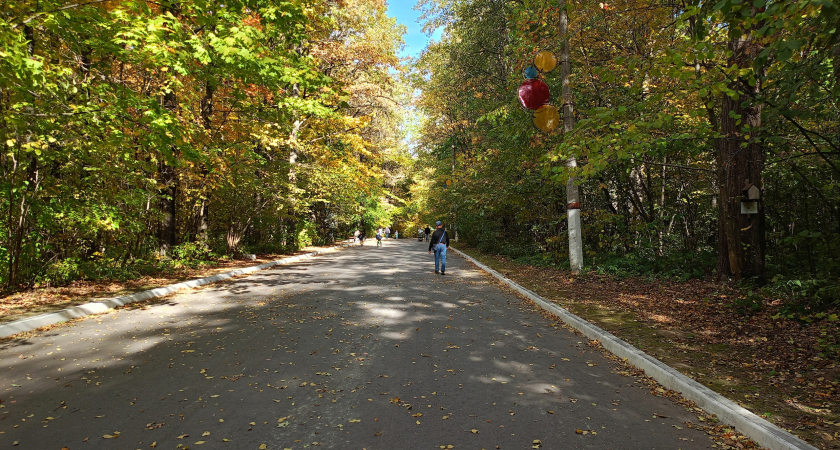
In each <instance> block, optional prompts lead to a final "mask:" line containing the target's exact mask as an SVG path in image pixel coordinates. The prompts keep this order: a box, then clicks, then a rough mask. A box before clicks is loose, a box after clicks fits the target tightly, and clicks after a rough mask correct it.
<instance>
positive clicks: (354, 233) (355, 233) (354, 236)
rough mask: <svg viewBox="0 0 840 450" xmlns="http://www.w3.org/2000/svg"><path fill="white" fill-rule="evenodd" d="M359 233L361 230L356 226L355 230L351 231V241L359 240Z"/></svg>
mask: <svg viewBox="0 0 840 450" xmlns="http://www.w3.org/2000/svg"><path fill="white" fill-rule="evenodd" d="M359 234H361V232H360V231H359V229H358V228H356V231H354V232H353V243H354V244H355V243H356V241H358V240H359Z"/></svg>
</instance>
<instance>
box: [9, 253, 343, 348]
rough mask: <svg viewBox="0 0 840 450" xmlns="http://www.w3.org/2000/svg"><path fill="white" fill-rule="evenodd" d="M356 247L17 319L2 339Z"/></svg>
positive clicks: (288, 259) (307, 255) (239, 270)
mask: <svg viewBox="0 0 840 450" xmlns="http://www.w3.org/2000/svg"><path fill="white" fill-rule="evenodd" d="M350 245H352V244H341V245H337V246H335V247H331V248H328V249H325V250H318V251H317V252H310V253H305V254H303V255H298V256H290V257H288V258H283V259H278V260H276V261H271V262H267V263H265V264H260V265H258V266H251V267H243V268H242V269H237V270H232V271H230V272H225V273H220V274H218V275H213V276H212V277H206V278H199V279H197V280H191V281H185V282H183V283H177V284H171V285H169V286H164V287H159V288H156V289H151V290H148V291H143V292H138V293H136V294H131V295H125V296H122V297H116V298H109V299H107V300H102V301H98V302H91V303H85V304H84V305H79V306H74V307H72V308H67V309H63V310H61V311H56V312H54V313H47V314H40V315H37V316H33V317H27V318H26V319H20V320H15V321H13V322H9V323H5V324H2V325H0V338H4V337H8V336H12V335H14V334H18V333H23V332H24V331H32V330H35V329H38V328H41V327H45V326H48V325H54V324H57V323H60V322H66V321H68V320H70V319H78V318H80V317H85V316H89V315H91V314H101V313H104V312H106V311H108V310H109V309H113V308H117V307H120V306H124V305H127V304H129V303H134V302H139V301H143V300H148V299H150V298H158V297H163V296H165V295H169V294H171V293H173V292H175V291H179V290H181V289H188V288H194V287H198V286H203V285H205V284H210V283H216V282H219V281H222V280H227V279H228V278H232V277H235V276H237V275H245V274H249V273H252V272H257V271H259V270H264V269H268V268H270V267H274V266H279V265H282V264H288V263H291V262H295V261H300V260H302V259H308V258H312V257H313V256H317V255H320V254H322V253H326V252H331V251H333V250H336V249H339V248H342V247H348V246H350Z"/></svg>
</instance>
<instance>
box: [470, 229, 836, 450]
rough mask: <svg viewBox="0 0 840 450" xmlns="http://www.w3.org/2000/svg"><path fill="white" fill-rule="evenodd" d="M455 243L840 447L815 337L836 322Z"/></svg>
mask: <svg viewBox="0 0 840 450" xmlns="http://www.w3.org/2000/svg"><path fill="white" fill-rule="evenodd" d="M457 247H458V249H459V250H461V251H464V252H465V253H467V254H469V255H470V256H472V257H474V258H476V259H477V260H479V261H481V262H482V263H484V264H486V265H488V266H489V267H491V268H493V269H495V270H497V271H499V272H500V273H502V274H504V275H505V276H506V277H508V278H510V279H512V280H514V281H516V282H517V283H519V284H521V285H522V286H524V287H526V288H528V289H531V290H532V291H534V292H536V293H538V294H540V295H541V296H543V297H545V298H546V299H548V300H550V301H552V302H555V303H557V304H558V305H560V306H562V307H563V308H565V309H567V310H569V311H571V312H572V313H574V314H577V315H578V316H580V317H583V318H584V319H586V320H588V321H589V322H592V323H594V324H596V325H598V326H599V327H601V328H603V329H605V330H607V331H609V332H610V333H612V334H614V335H616V336H618V337H619V338H621V339H623V340H625V341H627V342H628V343H630V344H632V345H634V346H636V347H637V348H639V349H641V350H643V351H645V352H646V353H648V354H649V355H651V356H654V357H656V358H658V359H659V360H661V361H662V362H664V363H666V364H668V365H669V366H671V367H673V368H675V369H677V370H679V371H680V372H682V373H684V374H685V375H687V376H689V377H691V378H693V379H694V380H696V381H698V382H700V383H702V384H704V385H706V386H708V387H709V388H710V389H712V390H714V391H716V392H718V393H719V394H721V395H723V396H725V397H727V398H729V399H730V400H733V401H735V402H737V403H738V404H740V405H741V406H743V407H744V408H746V409H748V410H750V411H752V412H753V413H755V414H757V415H759V416H761V417H763V418H765V419H767V420H769V421H771V422H773V423H775V424H776V425H777V426H779V427H781V428H784V429H786V430H788V431H790V432H791V433H793V434H795V435H797V436H799V437H800V438H802V439H804V440H806V441H808V442H809V443H811V444H812V445H814V446H816V447H818V448H822V449H836V448H840V416H838V414H837V412H836V411H835V408H836V407H837V405H838V403H839V402H840V391H838V389H840V385H838V382H840V366H838V359H837V354H836V352H834V351H831V350H830V349H829V351H826V347H825V345H823V344H822V343H824V342H825V341H826V339H827V336H828V335H831V336H837V335H838V332H840V330H838V326H837V322H829V321H826V320H822V321H812V322H803V321H797V320H791V319H785V318H780V316H779V311H780V310H781V309H782V302H781V301H780V300H779V299H767V298H765V299H762V302H761V305H762V306H761V308H759V309H749V310H747V311H745V310H744V309H743V308H741V307H739V305H740V304H741V303H743V301H744V299H745V298H747V297H748V296H750V295H752V296H754V295H755V294H753V293H749V292H742V291H741V290H739V289H737V288H735V287H733V286H729V285H721V284H716V283H713V282H709V281H705V280H697V279H694V280H684V281H680V280H678V279H663V278H652V277H633V276H622V277H617V276H613V275H607V274H598V273H593V272H589V273H584V274H581V275H578V276H572V275H571V273H570V272H569V271H568V270H564V269H558V268H556V267H552V266H550V265H545V264H540V265H532V264H526V263H523V262H530V261H527V260H523V259H519V260H512V259H510V258H507V257H504V256H499V255H488V254H486V253H481V252H479V251H477V250H476V249H473V248H468V247H465V246H464V245H463V244H460V245H458V246H457ZM751 301H754V299H752V300H751Z"/></svg>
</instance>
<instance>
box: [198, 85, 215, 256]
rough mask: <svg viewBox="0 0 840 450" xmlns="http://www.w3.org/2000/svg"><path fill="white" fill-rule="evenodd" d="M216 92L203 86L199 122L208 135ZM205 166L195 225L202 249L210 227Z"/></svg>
mask: <svg viewBox="0 0 840 450" xmlns="http://www.w3.org/2000/svg"><path fill="white" fill-rule="evenodd" d="M215 92H216V87H215V85H214V84H213V82H212V81H210V80H208V81H207V82H206V84H205V86H204V98H202V99H201V122H202V124H203V125H204V130H205V131H206V132H207V134H208V142H211V141H212V139H209V135H210V134H211V133H212V124H213V121H212V118H213V94H214V93H215ZM208 174H209V171H208V170H207V165H202V167H201V180H202V183H203V184H204V186H202V189H201V203H200V204H199V206H198V224H197V227H196V228H197V229H198V233H197V236H196V238H197V241H198V242H199V244H201V245H202V246H204V247H207V246H208V244H207V239H208V238H207V229H208V228H209V227H210V192H209V189H208V188H207V185H206V184H207V175H208Z"/></svg>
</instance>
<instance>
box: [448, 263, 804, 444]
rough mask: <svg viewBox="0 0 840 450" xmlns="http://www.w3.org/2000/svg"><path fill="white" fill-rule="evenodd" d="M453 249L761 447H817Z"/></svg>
mask: <svg viewBox="0 0 840 450" xmlns="http://www.w3.org/2000/svg"><path fill="white" fill-rule="evenodd" d="M450 248H451V247H450ZM452 250H455V252H456V253H458V254H459V255H461V256H463V257H464V258H465V259H466V260H467V261H470V262H471V263H473V264H475V265H476V266H478V267H479V268H480V269H481V270H483V271H485V272H487V273H488V274H490V275H492V276H493V277H495V278H497V279H498V280H499V281H501V282H502V283H505V284H507V285H508V286H510V287H511V288H512V289H514V290H516V291H517V292H519V293H520V294H522V295H524V296H525V297H528V298H529V299H531V300H533V301H534V303H536V304H537V305H539V306H540V307H541V308H543V309H544V310H546V311H548V312H551V313H552V314H555V315H557V316H559V317H560V318H561V319H563V321H564V322H566V323H567V324H569V325H570V326H571V327H572V328H574V329H576V330H578V331H580V332H581V333H583V334H584V335H585V336H586V337H588V338H590V339H595V340H598V341H599V342H601V345H603V346H604V348H606V349H607V350H609V351H610V352H612V354H614V355H616V356H618V357H619V358H624V359H626V360H627V362H628V363H630V364H632V365H634V366H636V367H637V368H639V369H642V370H644V371H645V374H646V375H648V376H650V377H652V378H653V379H655V380H656V381H658V382H659V383H660V384H661V385H662V386H664V387H666V388H668V389H671V390H673V391H677V392H679V393H680V394H682V396H683V397H685V398H687V399H689V400H691V401H693V402H695V403H697V406H699V407H700V408H703V409H704V410H705V411H706V412H708V413H710V414H715V415H717V417H718V419H720V421H721V422H723V423H726V424H729V425H733V426H735V428H737V429H738V431H739V432H741V433H744V434H745V435H746V436H749V437H750V439H753V440H754V441H756V442H757V443H758V444H759V445H761V446H762V447H766V448H769V449H771V450H817V448H816V447H814V446H812V445H810V444H808V443H807V442H805V441H803V440H801V439H799V438H798V437H796V436H794V435H792V434H790V433H788V432H787V431H785V430H783V429H781V428H779V427H777V426H776V425H773V424H772V423H770V422H768V421H766V420H764V419H762V418H760V417H758V416H756V415H755V414H753V413H751V412H750V411H748V410H746V409H744V408H742V407H741V406H739V405H738V404H737V403H735V402H733V401H731V400H729V399H728V398H726V397H723V396H722V395H720V394H718V393H717V392H714V391H712V390H711V389H709V388H707V387H706V386H703V385H702V384H700V383H698V382H696V381H694V380H692V379H691V378H689V377H687V376H685V375H683V374H682V373H680V372H679V371H677V370H676V369H673V368H671V367H670V366H668V365H666V364H664V363H662V361H659V360H658V359H656V358H654V357H652V356H650V355H648V354H646V353H644V352H642V351H641V350H639V349H637V348H636V347H633V346H632V345H630V344H628V343H627V342H624V341H623V340H621V339H619V338H617V337H615V336H613V335H612V334H610V333H609V332H607V331H605V330H602V329H601V328H599V327H597V326H595V325H593V324H591V323H589V322H587V321H586V320H584V319H583V318H581V317H578V316H576V315H574V314H572V313H571V312H569V311H566V310H565V309H563V308H561V307H560V306H558V305H556V304H554V303H552V302H550V301H548V300H546V299H545V298H543V297H541V296H539V295H537V294H536V293H534V292H532V291H530V290H528V289H526V288H524V287H522V286H520V285H519V284H517V283H516V282H514V281H513V280H510V279H509V278H506V277H505V276H503V275H502V274H500V273H499V272H497V271H495V270H493V269H491V268H489V267H487V266H486V265H484V264H482V263H480V262H478V261H476V260H475V258H472V257H471V256H469V255H466V254H465V253H463V252H461V251H460V250H457V249H455V248H452Z"/></svg>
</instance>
